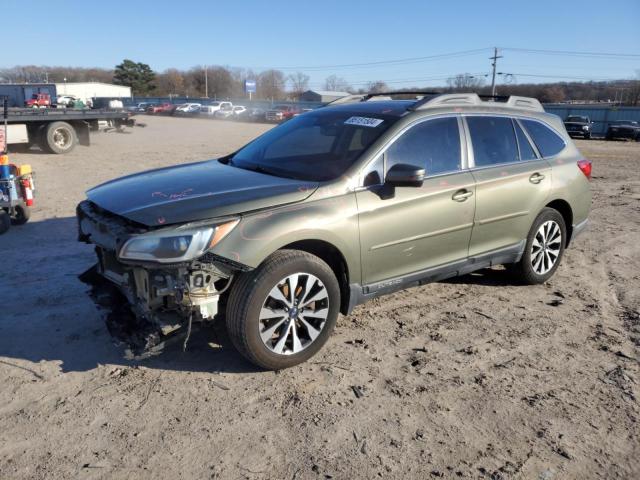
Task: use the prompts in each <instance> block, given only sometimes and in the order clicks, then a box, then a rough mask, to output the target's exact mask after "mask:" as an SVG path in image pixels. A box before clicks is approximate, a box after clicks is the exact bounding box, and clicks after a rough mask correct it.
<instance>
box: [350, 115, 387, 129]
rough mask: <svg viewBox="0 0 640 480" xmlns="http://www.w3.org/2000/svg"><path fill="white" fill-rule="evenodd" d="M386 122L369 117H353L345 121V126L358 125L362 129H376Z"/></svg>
mask: <svg viewBox="0 0 640 480" xmlns="http://www.w3.org/2000/svg"><path fill="white" fill-rule="evenodd" d="M382 122H384V120H381V119H379V118H369V117H351V118H349V119H347V120H345V122H344V124H345V125H358V126H360V127H371V128H375V127H377V126H378V125H380V124H381V123H382Z"/></svg>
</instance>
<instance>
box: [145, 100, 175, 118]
mask: <svg viewBox="0 0 640 480" xmlns="http://www.w3.org/2000/svg"><path fill="white" fill-rule="evenodd" d="M175 109H176V105H174V104H173V103H168V102H165V103H161V104H159V105H151V106H149V107H148V108H147V113H148V114H150V115H160V114H165V115H169V114H171V113H173V111H174V110H175Z"/></svg>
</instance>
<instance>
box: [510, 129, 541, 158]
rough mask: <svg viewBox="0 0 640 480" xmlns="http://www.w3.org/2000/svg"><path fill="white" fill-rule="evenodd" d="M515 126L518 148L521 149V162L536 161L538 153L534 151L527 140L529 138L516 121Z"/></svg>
mask: <svg viewBox="0 0 640 480" xmlns="http://www.w3.org/2000/svg"><path fill="white" fill-rule="evenodd" d="M513 126H514V127H515V129H516V137H518V147H520V160H522V161H527V160H535V159H536V158H537V157H536V152H535V151H534V150H533V147H532V146H531V144H530V143H529V139H528V138H527V136H526V135H525V134H524V132H523V131H522V128H520V125H518V122H516V121H515V120H514V122H513Z"/></svg>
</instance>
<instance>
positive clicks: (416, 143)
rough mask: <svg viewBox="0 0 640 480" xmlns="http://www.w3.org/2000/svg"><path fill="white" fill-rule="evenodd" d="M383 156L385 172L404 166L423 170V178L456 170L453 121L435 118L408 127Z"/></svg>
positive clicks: (457, 144)
mask: <svg viewBox="0 0 640 480" xmlns="http://www.w3.org/2000/svg"><path fill="white" fill-rule="evenodd" d="M386 155H387V169H389V168H391V167H392V166H393V165H395V164H398V163H406V164H409V165H415V166H421V167H424V169H425V170H426V174H427V175H437V174H440V173H447V172H455V171H458V170H460V169H461V167H462V166H461V160H460V131H459V130H458V120H457V118H454V117H447V118H436V119H434V120H427V121H424V122H421V123H419V124H418V125H416V126H414V127H411V128H410V129H409V130H407V131H406V132H405V133H404V134H403V135H402V136H401V137H400V138H399V139H398V140H396V141H395V142H394V143H393V144H392V145H391V146H390V147H389V149H388V150H387V153H386Z"/></svg>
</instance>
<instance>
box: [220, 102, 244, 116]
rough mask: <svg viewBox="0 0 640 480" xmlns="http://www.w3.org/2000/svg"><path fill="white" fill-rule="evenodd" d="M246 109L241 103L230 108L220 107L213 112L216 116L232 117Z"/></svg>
mask: <svg viewBox="0 0 640 480" xmlns="http://www.w3.org/2000/svg"><path fill="white" fill-rule="evenodd" d="M245 110H246V107H243V106H242V105H235V106H233V107H231V108H221V109H220V110H218V111H217V112H216V113H215V117H216V118H232V117H236V116H238V115H241V114H242V113H243V112H244V111H245Z"/></svg>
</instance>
